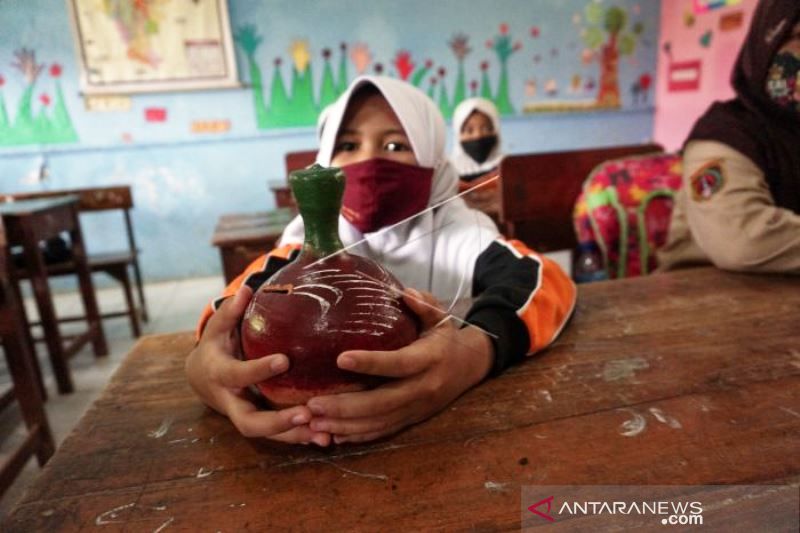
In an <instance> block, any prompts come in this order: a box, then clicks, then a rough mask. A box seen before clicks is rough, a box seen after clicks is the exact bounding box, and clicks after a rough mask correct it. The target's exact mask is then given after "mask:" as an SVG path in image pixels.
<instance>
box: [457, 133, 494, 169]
mask: <svg viewBox="0 0 800 533" xmlns="http://www.w3.org/2000/svg"><path fill="white" fill-rule="evenodd" d="M496 145H497V135H489V136H487V137H481V138H480V139H475V140H474V141H461V148H463V149H464V151H465V152H466V153H467V155H468V156H470V157H471V158H472V159H474V160H475V162H476V163H483V162H484V161H486V159H487V158H488V157H489V154H491V153H492V150H494V147H495V146H496Z"/></svg>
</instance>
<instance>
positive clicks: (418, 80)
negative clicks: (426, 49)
mask: <svg viewBox="0 0 800 533" xmlns="http://www.w3.org/2000/svg"><path fill="white" fill-rule="evenodd" d="M432 68H433V61H431V60H430V59H426V60H425V63H424V64H422V65H421V66H419V67H417V70H416V72H414V75H413V76H412V77H411V85H413V86H414V87H419V86H420V85H422V82H423V80H424V79H425V76H427V75H428V72H430V70H431V69H432Z"/></svg>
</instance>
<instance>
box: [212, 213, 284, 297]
mask: <svg viewBox="0 0 800 533" xmlns="http://www.w3.org/2000/svg"><path fill="white" fill-rule="evenodd" d="M296 214H297V212H296V211H295V210H293V209H291V208H283V209H276V210H274V211H268V212H260V213H237V214H231V215H222V216H221V217H220V218H219V221H218V222H217V227H216V228H215V229H214V236H213V237H212V238H211V244H213V245H214V246H216V247H218V248H219V253H220V257H221V258H222V270H223V274H224V276H225V283H230V282H231V281H233V279H234V278H235V277H236V276H238V275H239V274H241V273H242V272H243V271H244V269H245V268H246V267H247V265H249V264H250V263H251V262H253V260H255V259H256V258H257V257H258V256H260V255H263V254H265V253H267V252H269V251H271V250H272V248H274V247H275V243H276V242H277V240H278V238H279V237H280V236H281V233H283V230H284V228H285V227H286V225H287V224H289V222H291V220H292V219H293V218H294V217H295V215H296Z"/></svg>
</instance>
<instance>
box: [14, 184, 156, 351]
mask: <svg viewBox="0 0 800 533" xmlns="http://www.w3.org/2000/svg"><path fill="white" fill-rule="evenodd" d="M65 195H76V196H78V198H79V200H78V211H79V212H81V213H88V212H100V211H112V210H119V211H122V216H123V219H124V222H125V233H126V239H125V244H126V245H125V246H124V248H121V249H120V250H118V251H113V252H105V253H97V254H92V255H90V256H89V258H88V259H89V268H90V269H91V271H92V272H104V273H106V274H108V275H109V276H111V277H112V278H114V279H115V280H117V281H118V282H119V283H120V284H121V285H122V288H123V291H124V296H125V304H126V310H125V311H112V312H107V313H103V314H102V315H101V316H102V318H113V317H120V316H127V317H128V319H129V320H130V324H131V332H132V333H133V336H134V337H138V336H139V335H140V334H141V326H140V324H139V319H140V317H141V319H142V320H143V321H145V322H147V320H148V317H147V304H146V301H145V295H144V286H143V283H142V273H141V268H140V266H139V250H138V249H137V248H136V239H135V237H134V234H133V223H132V221H131V215H130V210H131V209H133V196H132V194H131V188H130V187H129V186H127V185H119V186H112V187H93V188H86V189H62V190H55V191H41V192H26V193H14V194H4V195H0V201H8V200H10V199H13V200H25V199H38V198H52V197H56V196H65ZM129 269H130V270H133V278H134V281H135V283H136V292H137V295H138V298H139V309H138V310H137V306H136V303H135V302H134V298H133V290H132V284H131V278H130V273H129ZM47 270H48V274H49V275H51V276H63V275H67V274H73V273H74V272H75V264H74V262H73V261H71V260H66V261H62V262H58V263H55V264H50V265H48V266H47ZM20 277H26V275H25V273H24V272H23V273H22V274H21V276H20ZM84 318H85V317H83V316H71V317H63V318H60V319H59V321H61V322H75V321H80V320H84Z"/></svg>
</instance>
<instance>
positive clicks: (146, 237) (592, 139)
mask: <svg viewBox="0 0 800 533" xmlns="http://www.w3.org/2000/svg"><path fill="white" fill-rule="evenodd" d="M352 1H353V0H343V2H344V3H348V2H349V3H352ZM588 1H591V0H568V1H567V2H566V3H567V4H570V7H569V9H570V10H571V11H569V13H567V12H566V11H565V9H566V8H564V4H565V2H555V1H552V2H551V1H544V0H539V1H538V2H533V1H531V0H527V1H524V2H523V1H521V0H505V1H503V2H489V3H488V4H487V2H476V5H477V4H480V5H481V6H482V9H483V10H486V9H488V8H487V7H486V6H487V5H490V6H493V7H492V9H493V10H494V11H493V12H495V13H497V21H500V22H502V21H506V20H507V21H509V23H510V25H511V29H512V32H515V33H517V34H520V35H524V34H525V32H526V31H527V28H528V27H529V26H530V25H531V24H533V22H526V23H525V24H524V25H523V24H522V23H519V24H517V22H516V21H518V20H520V19H521V18H523V16H522V15H524V16H525V17H528V18H535V17H533V16H531V15H530V13H531V12H535V13H543V12H545V13H546V12H547V11H546V10H545V11H543V10H542V9H540V8H542V7H547V8H548V9H550V11H551V12H552V13H555V14H559V13H561V11H565V13H562V15H563V16H562V17H561V18H562V19H563V18H564V17H566V18H567V19H571V15H570V13H572V12H573V11H574V10H575V6H578V7H580V6H583V5H585V4H586V3H587V2H588ZM617 3H618V4H621V5H627V6H630V5H633V4H635V2H629V1H627V0H619V1H618V2H617ZM639 3H640V4H642V6H641V11H642V15H641V16H642V17H643V18H644V19H645V25H646V27H647V41H648V42H650V43H651V45H650V46H647V45H643V46H640V47H639V50H637V53H636V60H637V64H629V63H628V62H627V61H622V62H621V76H625V75H628V74H630V76H633V75H634V74H635V73H636V72H640V71H641V69H642V68H646V67H648V66H651V65H655V59H656V50H655V48H654V46H652V43H657V42H658V40H657V35H656V33H655V32H656V31H657V30H656V28H657V27H658V10H659V4H660V2H657V1H655V0H651V1H647V0H641V2H639ZM341 4H342V2H338V3H336V2H331V1H326V0H317V1H315V2H311V1H295V2H292V3H284V2H277V1H269V2H267V1H263V2H256V1H253V0H236V1H234V2H230V5H231V7H230V9H231V20H232V25H233V26H234V27H237V26H239V25H241V24H244V23H258V22H259V21H261V22H263V25H262V26H261V32H262V34H263V35H265V36H266V37H265V43H264V45H263V46H262V50H261V52H262V53H261V55H260V56H259V62H260V63H261V65H262V69H263V72H264V74H265V78H269V76H267V74H268V73H271V71H270V65H272V59H273V57H274V56H275V55H276V54H281V53H282V54H283V55H284V58H285V61H290V59H289V58H288V53H287V52H286V47H287V46H288V45H287V42H286V41H285V39H287V38H289V37H287V36H290V37H298V36H299V37H304V35H302V34H300V35H290V34H291V28H296V27H298V26H297V25H298V24H300V22H299V20H300V18H301V17H300V15H299V14H303V13H309V8H310V7H315V8H318V11H320V12H321V13H317V16H322V17H324V16H325V13H326V11H325V10H328V12H333V11H331V10H333V9H335V8H336V6H337V5H341ZM378 4H379V3H378V2H375V3H373V4H372V5H373V6H374V5H378ZM400 4H403V3H402V2H386V3H385V4H380V5H381V6H382V7H384V8H386V13H388V14H389V15H387V18H389V17H393V18H391V20H394V21H398V22H397V25H395V26H393V27H394V28H396V27H398V26H400V27H408V28H413V30H412V31H415V32H417V31H420V30H419V27H418V26H419V25H417V24H415V23H413V22H414V21H415V20H416V19H415V18H414V13H413V12H408V10H405V11H404V12H403V13H399V11H403V10H400V9H399V8H398V7H397V6H398V5H400ZM464 5H465V2H461V1H459V2H455V1H446V2H441V3H440V2H436V7H435V8H434V7H431V9H432V10H435V12H436V13H439V15H441V16H444V15H445V14H446V13H449V17H450V18H449V19H448V27H450V26H452V25H455V26H453V27H460V26H459V21H457V20H456V19H457V18H458V17H463V18H464V20H463V27H464V28H465V31H470V32H471V33H474V34H476V35H477V34H478V33H477V32H478V30H477V29H475V28H478V27H481V24H482V25H483V26H486V25H487V23H486V22H485V21H484V20H482V19H483V18H485V17H483V16H475V14H474V13H470V11H469V10H463V7H460V9H461V12H459V11H457V9H456V6H464ZM290 9H292V10H294V12H293V14H292V16H290V14H289V10H290ZM373 10H374V11H375V13H372V12H371V13H367V14H366V15H365V17H366V20H368V21H369V20H371V21H373V22H376V21H377V22H379V21H380V18H379V15H378V14H377V13H378V11H377V8H373ZM412 11H413V10H412ZM346 12H347V10H343V11H342V13H346ZM351 12H352V11H351ZM440 12H441V13H440ZM267 15H269V16H267ZM342 16H343V15H342ZM282 17H284V18H282ZM0 18H2V20H3V26H4V31H3V32H2V33H0V75H2V76H3V77H4V79H5V84H4V85H3V87H2V89H0V94H2V96H3V97H4V99H5V102H6V107H7V108H9V111H12V110H13V105H12V103H13V102H16V101H17V99H18V97H19V94H20V92H21V90H22V83H21V81H19V80H18V78H19V76H15V74H14V71H13V69H12V68H11V67H10V63H11V61H12V60H13V52H14V51H15V50H17V49H18V48H21V47H28V48H32V49H34V50H36V53H37V60H38V61H40V62H43V63H46V64H48V65H49V64H51V63H59V64H60V65H61V66H62V67H63V74H62V76H61V83H62V86H63V88H64V94H65V97H66V100H67V107H68V109H69V111H70V114H71V116H72V120H73V122H74V124H75V129H76V130H77V132H78V135H79V137H80V139H81V141H80V142H78V143H75V144H68V145H42V146H30V145H29V146H17V147H5V148H0V191H4V192H5V191H16V190H39V189H42V188H51V189H59V188H71V187H84V186H100V185H111V184H119V183H125V184H131V185H132V186H133V188H134V198H135V202H136V209H135V211H134V224H135V229H136V233H137V238H138V241H139V245H140V248H141V249H142V250H143V252H144V253H143V256H142V260H143V268H144V272H145V276H146V278H147V279H148V280H156V279H167V278H177V277H189V276H200V275H216V274H218V273H219V272H220V271H221V269H220V261H219V257H218V254H217V252H216V250H215V249H214V248H212V247H211V245H210V242H209V241H210V238H211V234H212V231H213V227H214V224H215V221H216V218H217V217H218V216H219V215H220V214H222V213H229V212H238V211H253V210H263V209H269V208H271V207H272V198H271V197H270V193H269V190H268V188H267V182H268V181H280V180H282V179H283V168H284V167H283V155H284V154H285V152H287V151H292V150H305V149H312V148H314V147H315V145H316V139H315V136H314V132H313V131H312V130H311V129H310V128H298V129H291V130H261V131H259V130H258V129H257V128H256V125H255V117H254V113H253V104H252V94H251V92H250V90H249V89H247V88H244V89H240V90H226V91H214V92H202V93H180V94H158V95H137V96H133V98H132V109H131V110H130V111H129V112H125V113H88V112H85V111H83V101H82V99H81V97H80V95H79V93H78V91H79V89H78V85H77V75H78V65H77V64H76V61H75V51H74V45H73V40H72V35H71V33H70V29H69V22H68V16H67V12H66V6H65V3H64V2H61V1H53V0H4V1H2V2H0ZM283 20H285V21H286V24H282V22H281V21H283ZM404 20H405V24H403V22H402V21H404ZM454 20H456V21H455V22H453V21H454ZM559 20H561V19H559ZM535 22H536V23H537V24H538V25H540V26H542V27H543V28H545V27H547V26H546V25H547V21H546V20H541V17H539V18H538V19H537V20H536V21H535ZM433 23H435V20H434V21H433V22H431V24H433ZM342 24H344V22H342ZM515 24H517V25H518V27H516V28H515V26H514V25H515ZM313 26H315V27H318V26H319V25H316V24H314V25H313ZM337 26H340V25H337V21H336V20H329V21H328V24H326V25H325V28H327V29H326V30H319V31H318V30H317V29H314V30H313V31H312V30H309V31H308V32H307V35H305V37H308V38H309V39H310V40H311V41H312V47H313V53H315V54H317V55H318V52H319V49H320V48H321V47H322V46H331V47H335V46H336V45H337V44H338V42H339V39H340V37H337V36H336V35H335V34H336V33H337V31H334V30H333V29H331V28H334V29H335V28H337ZM373 26H374V24H373V25H372V26H370V25H369V24H367V25H365V27H366V28H367V29H360V30H359V32H358V34H357V35H354V36H353V39H354V40H368V39H377V37H374V36H371V34H374V32H375V31H376V29H375V28H374V27H373ZM496 26H497V22H496V21H492V23H491V28H489V29H487V30H486V31H485V32H484V34H487V35H491V34H493V33H496V31H495V29H494V28H496ZM523 26H524V27H523ZM279 28H290V29H284V30H280V31H278V29H279ZM281 31H282V32H283V33H281ZM323 31H324V32H327V33H323V35H321V36H320V35H319V33H320V32H323ZM338 32H341V29H339V30H338ZM284 33H285V34H286V35H283V34H284ZM450 33H451V32H450V30H449V29H448V30H447V35H445V36H441V35H440V36H437V41H436V42H438V43H439V45H440V46H442V47H443V50H437V51H434V52H432V54H433V55H434V56H435V57H437V58H438V57H445V56H446V54H447V53H449V52H448V49H447V46H446V41H447V38H448V37H449V34H450ZM312 35H313V38H312ZM412 37H414V36H412ZM270 39H274V40H275V41H276V42H277V44H276V43H275V42H273V41H271V40H270ZM314 39H317V40H318V42H315V41H314ZM420 39H422V38H421V37H420ZM396 40H397V38H396V37H393V36H390V38H389V39H387V40H386V42H383V41H377V42H374V43H373V42H372V41H371V47H372V48H373V52H374V54H375V56H376V58H377V59H381V60H382V61H383V62H384V63H385V64H387V65H388V64H389V61H390V59H391V57H390V55H392V54H393V53H394V50H395V49H396V47H403V43H398V42H396ZM473 40H474V41H475V42H473V43H472V45H473V47H474V48H475V49H476V51H475V54H476V58H475V60H474V61H473V63H476V62H477V59H478V58H479V57H482V56H486V57H487V58H490V57H491V55H489V54H490V52H487V51H486V50H485V46H484V44H483V42H482V40H481V39H480V38H475V39H473ZM431 43H433V41H431ZM442 43H444V44H442ZM645 44H646V43H645ZM430 46H434V44H430ZM526 46H528V47H529V48H531V49H533V48H534V47H535V46H537V44H536V43H530V42H528V41H524V44H523V50H522V51H521V52H520V54H518V55H517V56H514V58H512V62H511V63H510V65H511V66H514V63H513V61H517V62H518V64H517V66H516V68H517V69H518V70H520V72H522V70H521V69H525V68H529V67H526V66H524V65H528V62H530V65H533V62H532V60H531V58H530V55H531V53H532V51H531V50H528V49H527V48H526ZM382 55H383V56H386V57H382ZM415 55H416V56H421V55H422V53H421V52H420V53H417V54H415ZM526 58H527V59H526ZM239 59H240V61H241V59H242V58H241V57H240V58H239ZM416 59H421V57H416ZM241 65H242V64H241V62H240V76H241V77H242V78H243V79H245V80H246V79H247V73H246V69H244V68H242V66H241ZM530 68H531V69H532V68H533V67H532V66H531V67H530ZM537 68H538V69H539V70H540V71H544V76H543V78H545V77H549V76H552V77H553V78H559V79H562V78H564V79H566V77H567V75H565V74H564V70H563V68H560V67H558V63H557V62H553V66H551V69H552V74H547V72H546V70H547V65H539V66H538V67H537ZM593 68H594V69H596V68H597V67H596V66H595V67H593ZM317 70H321V69H317ZM653 71H654V68H653ZM387 72H391V71H390V70H388V69H387ZM315 74H316V75H318V72H315ZM354 74H355V72H353V71H352V69H351V72H350V75H351V76H353V75H354ZM470 75H471V76H473V77H474V75H475V74H474V73H471V74H470ZM522 75H523V76H525V75H526V73H525V72H523V73H522ZM284 77H285V79H286V81H287V85H288V81H289V80H288V76H286V75H285V74H284ZM42 78H43V81H42V83H41V85H42V90H48V89H47V88H48V85H47V82H48V81H49V82H50V83H52V81H51V80H45V79H44V78H45V76H43V77H42ZM543 78H542V79H543ZM626 79H627V78H626ZM268 83H269V81H268V79H265V85H266V84H268ZM562 83H563V82H562ZM540 86H541V83H540ZM451 87H452V81H451ZM540 89H541V87H540ZM451 90H452V89H451ZM523 91H524V88H523V85H522V84H521V83H516V84H514V85H513V86H512V88H511V92H512V97H513V99H514V101H515V105H518V103H519V102H521V101H522V100H524V98H525V96H524V94H523ZM623 97H624V98H625V99H626V101H625V103H624V104H625V105H624V107H623V110H622V111H618V112H610V111H609V112H601V111H597V112H591V113H560V114H547V115H544V114H540V115H531V116H522V115H517V116H513V117H510V118H506V119H504V121H503V136H504V143H505V146H504V148H505V149H506V151H508V152H511V153H520V152H540V151H552V150H563V149H571V148H581V147H591V146H610V145H616V144H628V143H639V142H644V141H648V140H650V139H651V138H652V132H653V110H652V108H650V107H649V106H648V105H640V106H635V105H632V104H631V103H630V102H629V101H627V98H628V95H627V91H626V90H625V89H624V88H623ZM651 101H652V100H651ZM149 107H163V108H166V109H167V110H168V117H169V118H168V120H167V122H166V123H164V124H151V123H147V122H146V121H145V120H144V110H145V109H146V108H149ZM201 119H202V120H211V119H224V120H230V123H231V126H232V127H231V130H230V131H229V132H228V133H226V134H223V135H217V136H200V135H191V134H190V133H189V125H190V124H191V121H192V120H201ZM125 134H127V135H130V138H131V139H132V142H126V141H123V135H125ZM42 161H46V164H47V166H48V170H49V176H50V177H49V179H48V181H47V182H46V183H45V184H44V185H42V184H38V183H35V182H33V181H32V180H31V179H30V178H31V176H34V175H36V173H37V172H38V169H39V167H40V165H41V163H42ZM118 224H119V223H118V221H116V220H113V221H112V220H109V219H108V218H107V217H104V216H95V217H93V218H91V217H90V218H87V219H86V220H85V233H86V234H87V238H88V240H89V246H90V249H91V250H102V249H107V248H112V247H114V243H115V242H116V239H112V238H111V237H107V236H106V235H105V234H106V233H108V234H115V233H116V232H115V231H114V230H116V227H115V226H117V225H118Z"/></svg>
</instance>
